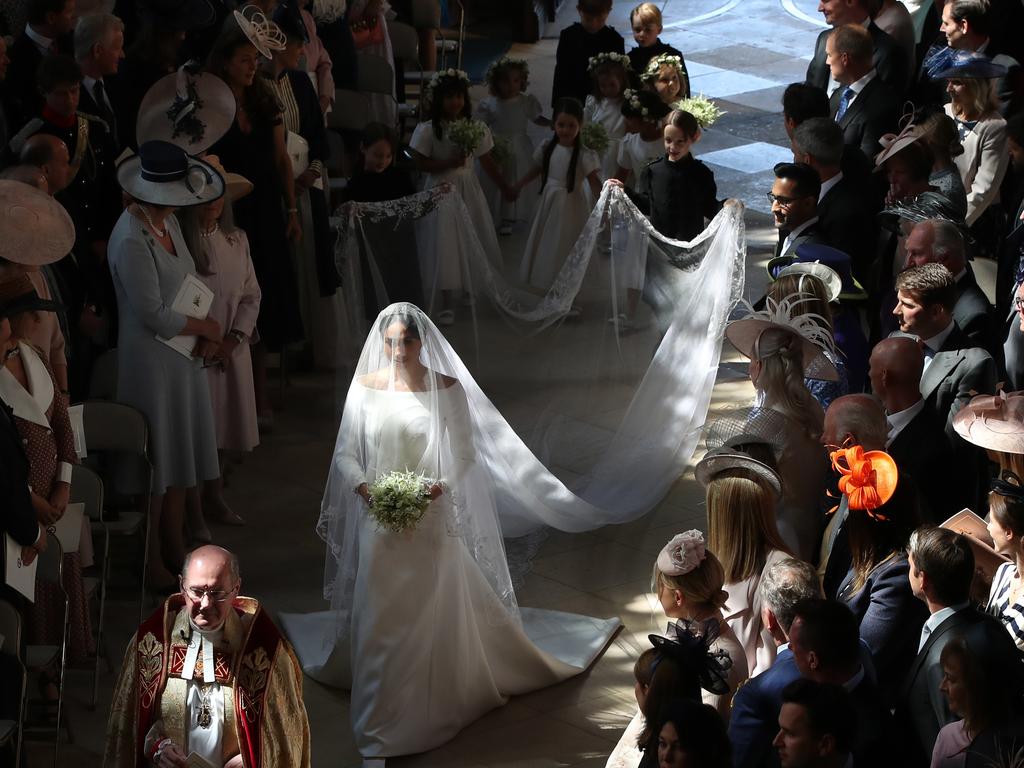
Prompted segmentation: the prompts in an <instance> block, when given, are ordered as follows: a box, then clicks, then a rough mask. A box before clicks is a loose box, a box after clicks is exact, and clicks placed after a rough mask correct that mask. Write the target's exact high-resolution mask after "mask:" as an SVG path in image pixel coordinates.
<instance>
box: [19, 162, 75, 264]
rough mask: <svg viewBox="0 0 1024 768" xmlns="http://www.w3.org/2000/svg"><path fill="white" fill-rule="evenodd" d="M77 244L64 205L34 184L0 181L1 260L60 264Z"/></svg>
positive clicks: (73, 228)
mask: <svg viewBox="0 0 1024 768" xmlns="http://www.w3.org/2000/svg"><path fill="white" fill-rule="evenodd" d="M74 244H75V224H74V222H73V221H71V217H70V216H69V215H68V212H67V211H66V210H64V206H63V205H61V204H60V203H58V202H57V201H56V200H54V199H53V198H52V197H50V196H49V195H48V194H46V193H45V192H43V191H41V190H39V189H37V188H36V187H33V186H32V185H31V184H25V183H24V182H21V181H13V180H10V179H0V259H6V260H7V261H11V262H14V263H15V264H24V265H26V266H33V267H38V266H42V265H44V264H52V263H53V262H55V261H60V260H61V259H63V258H64V257H65V256H67V255H68V253H70V252H71V248H72V247H73V246H74Z"/></svg>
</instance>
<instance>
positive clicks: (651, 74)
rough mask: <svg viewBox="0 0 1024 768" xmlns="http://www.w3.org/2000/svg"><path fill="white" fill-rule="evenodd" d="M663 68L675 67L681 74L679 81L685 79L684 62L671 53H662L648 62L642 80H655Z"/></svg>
mask: <svg viewBox="0 0 1024 768" xmlns="http://www.w3.org/2000/svg"><path fill="white" fill-rule="evenodd" d="M662 67H675V68H676V71H677V72H678V73H679V79H680V80H681V79H682V77H683V60H682V59H681V58H679V57H678V56H673V55H672V54H671V53H661V54H658V55H657V56H655V57H654V58H653V59H651V60H650V61H649V62H647V69H645V70H644V73H643V74H642V75H641V76H640V79H641V80H653V79H654V78H655V77H657V76H658V73H659V72H660V71H661V68H662Z"/></svg>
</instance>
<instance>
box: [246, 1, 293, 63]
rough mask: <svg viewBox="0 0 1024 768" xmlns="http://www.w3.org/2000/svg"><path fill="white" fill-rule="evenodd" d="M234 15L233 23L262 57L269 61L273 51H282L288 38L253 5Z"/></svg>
mask: <svg viewBox="0 0 1024 768" xmlns="http://www.w3.org/2000/svg"><path fill="white" fill-rule="evenodd" d="M234 13H235V22H237V24H238V26H239V28H240V29H241V30H242V32H243V33H245V36H246V37H247V38H249V42H250V43H252V44H253V45H254V46H255V47H256V50H257V51H259V52H260V54H261V55H262V56H264V57H265V58H268V59H271V58H273V57H274V51H283V50H284V47H285V45H286V44H287V42H288V38H287V37H286V36H285V34H284V32H282V31H281V28H280V27H279V26H277V24H275V23H274V22H272V21H271V20H270V19H268V18H267V17H266V15H264V13H263V11H261V10H260V9H259V8H257V7H256V6H255V5H247V6H245V7H244V8H243V9H242V10H241V11H235V12H234Z"/></svg>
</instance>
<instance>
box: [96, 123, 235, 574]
mask: <svg viewBox="0 0 1024 768" xmlns="http://www.w3.org/2000/svg"><path fill="white" fill-rule="evenodd" d="M117 177H118V182H119V183H120V184H121V187H122V188H123V189H124V190H125V192H126V193H127V194H128V195H129V196H131V198H132V199H133V200H134V202H133V203H132V204H131V205H129V206H128V208H127V209H125V211H124V213H122V214H121V218H120V219H118V222H117V224H116V226H115V227H114V231H113V232H112V233H111V235H110V241H109V244H108V246H107V259H108V263H109V266H110V272H111V275H112V276H113V280H114V288H115V290H116V292H117V306H118V314H119V341H118V376H117V400H118V401H119V402H123V403H127V404H128V405H132V406H135V407H136V408H138V409H139V410H140V411H142V413H143V414H145V416H146V418H147V420H148V421H149V430H150V432H149V440H150V459H151V461H152V462H153V484H152V487H151V488H150V489H149V493H150V515H151V517H150V542H149V543H150V553H151V555H150V558H149V567H148V573H147V574H146V578H147V582H148V584H149V586H150V587H152V588H154V589H157V590H165V589H168V588H170V589H173V588H174V587H175V586H176V579H175V578H174V576H173V574H174V573H177V572H179V569H180V567H181V565H182V561H183V559H184V554H185V548H184V537H183V521H184V510H185V494H186V491H187V490H188V489H189V488H193V487H195V486H196V485H197V484H199V483H201V482H203V481H205V480H211V479H213V478H216V477H217V476H218V474H219V468H218V462H217V440H216V435H215V432H214V423H213V412H212V410H211V407H210V391H209V386H208V384H207V381H206V374H205V372H204V371H203V359H204V358H211V357H213V355H214V354H215V353H216V351H217V348H218V346H219V344H220V342H221V340H222V329H221V328H220V327H219V325H218V324H217V322H216V321H215V320H212V319H206V318H195V317H188V316H187V315H185V314H182V313H180V312H178V311H175V310H174V309H173V308H172V305H173V304H174V301H175V298H176V297H177V295H178V292H179V290H181V287H182V284H183V282H184V281H185V280H186V278H187V277H188V276H190V275H192V276H195V274H196V270H195V264H194V262H193V260H192V256H191V254H190V253H189V251H188V246H187V245H186V244H185V240H184V238H183V237H182V235H181V230H180V228H179V226H178V222H177V220H176V219H175V217H174V211H175V210H176V209H177V208H181V207H185V206H191V205H200V204H203V203H208V202H210V201H211V200H216V199H217V198H219V197H220V196H221V195H223V194H224V180H223V178H221V176H220V175H219V174H218V173H217V171H215V170H214V169H213V168H212V167H211V166H210V165H208V164H207V163H204V162H202V161H200V160H197V159H195V158H193V157H190V156H189V155H187V154H186V152H185V150H183V149H181V148H179V147H177V146H175V145H173V144H169V143H167V142H162V141H150V142H145V143H144V144H142V146H140V147H139V154H138V155H136V156H134V157H132V158H130V159H128V160H126V161H124V162H123V163H121V165H120V166H118V169H117ZM176 336H190V337H195V338H193V339H190V340H189V342H188V345H187V347H185V348H186V349H190V350H191V351H192V354H191V356H187V355H186V354H183V353H182V352H180V351H178V350H176V349H174V348H172V347H170V346H168V345H167V344H165V343H164V342H163V341H161V339H172V338H174V337H176Z"/></svg>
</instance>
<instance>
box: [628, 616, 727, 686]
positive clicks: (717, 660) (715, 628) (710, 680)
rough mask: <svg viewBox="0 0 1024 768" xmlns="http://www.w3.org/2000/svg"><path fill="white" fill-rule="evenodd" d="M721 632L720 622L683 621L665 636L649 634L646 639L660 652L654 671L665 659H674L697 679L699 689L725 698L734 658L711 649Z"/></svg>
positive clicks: (676, 624) (671, 627)
mask: <svg viewBox="0 0 1024 768" xmlns="http://www.w3.org/2000/svg"><path fill="white" fill-rule="evenodd" d="M719 631H720V630H719V624H718V620H717V619H709V620H707V621H690V620H688V619H680V620H679V621H677V622H675V624H669V626H668V632H667V633H666V636H662V635H648V636H647V639H648V640H650V641H651V645H653V646H654V648H655V650H657V651H658V661H657V662H655V669H657V664H658V663H660V661H661V659H662V658H669V659H672V660H673V661H674V662H676V663H677V664H679V666H681V667H682V668H683V669H684V670H685V671H686V672H688V673H689V674H692V675H693V676H694V677H696V678H697V682H698V683H699V684H700V687H701V688H703V689H704V690H705V691H707V692H708V693H713V694H715V695H716V696H723V695H725V694H726V693H728V692H729V670H730V669H731V668H732V659H730V658H729V654H728V653H726V652H725V651H721V650H713V649H712V648H711V646H712V645H713V644H714V642H715V640H717V639H718V634H719Z"/></svg>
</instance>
